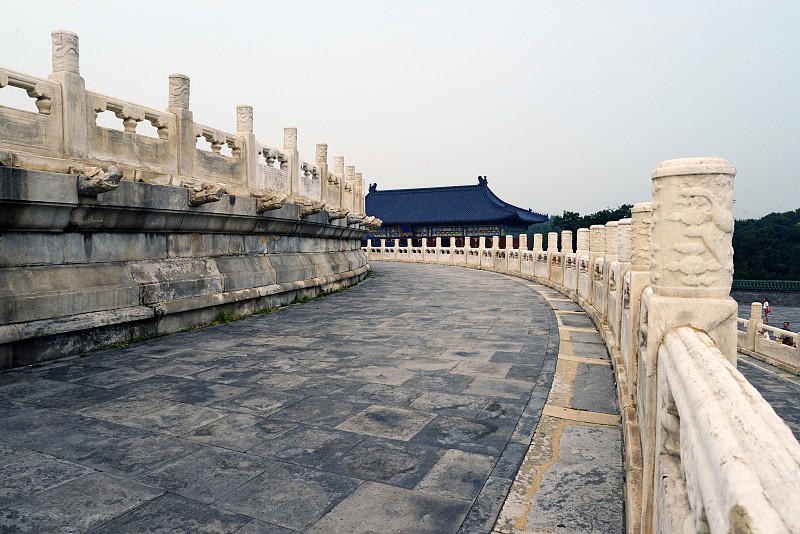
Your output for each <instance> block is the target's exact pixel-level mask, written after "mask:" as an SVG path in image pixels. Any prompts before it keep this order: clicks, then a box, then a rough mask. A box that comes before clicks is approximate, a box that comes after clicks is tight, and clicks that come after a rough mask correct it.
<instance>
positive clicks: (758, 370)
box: [737, 354, 800, 440]
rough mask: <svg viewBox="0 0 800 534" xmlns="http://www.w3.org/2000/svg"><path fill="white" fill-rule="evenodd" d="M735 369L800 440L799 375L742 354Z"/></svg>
mask: <svg viewBox="0 0 800 534" xmlns="http://www.w3.org/2000/svg"><path fill="white" fill-rule="evenodd" d="M737 369H739V371H740V372H741V373H742V374H743V375H744V377H745V378H746V379H747V381H748V382H750V383H751V384H752V385H753V387H755V388H756V389H757V390H758V392H759V393H761V396H762V397H764V399H765V400H766V401H767V402H768V403H769V404H770V406H772V409H773V410H775V413H777V414H778V415H779V416H780V418H781V419H783V421H784V423H786V424H787V425H789V428H791V429H792V433H793V434H794V437H795V438H797V439H798V440H800V402H798V399H800V377H797V376H794V375H789V376H787V375H788V373H786V372H784V371H783V370H782V369H779V368H777V367H774V366H772V365H769V364H767V363H764V362H762V361H759V360H756V359H755V358H751V357H750V356H744V355H742V354H740V355H739V361H738V365H737Z"/></svg>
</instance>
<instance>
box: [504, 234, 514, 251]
mask: <svg viewBox="0 0 800 534" xmlns="http://www.w3.org/2000/svg"><path fill="white" fill-rule="evenodd" d="M513 248H514V236H513V235H507V236H506V251H508V250H512V249H513Z"/></svg>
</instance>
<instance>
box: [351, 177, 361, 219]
mask: <svg viewBox="0 0 800 534" xmlns="http://www.w3.org/2000/svg"><path fill="white" fill-rule="evenodd" d="M354 176H355V183H354V184H353V211H355V212H356V213H360V214H363V213H364V174H363V173H360V172H357V173H355V175H354Z"/></svg>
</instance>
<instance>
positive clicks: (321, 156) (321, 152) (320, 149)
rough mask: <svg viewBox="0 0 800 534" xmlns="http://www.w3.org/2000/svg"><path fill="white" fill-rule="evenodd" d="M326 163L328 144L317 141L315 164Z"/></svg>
mask: <svg viewBox="0 0 800 534" xmlns="http://www.w3.org/2000/svg"><path fill="white" fill-rule="evenodd" d="M327 163H328V145H327V144H326V143H317V165H327Z"/></svg>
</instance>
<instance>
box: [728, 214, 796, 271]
mask: <svg viewBox="0 0 800 534" xmlns="http://www.w3.org/2000/svg"><path fill="white" fill-rule="evenodd" d="M733 277H734V278H736V279H737V280H800V209H796V210H794V211H787V212H784V213H770V214H769V215H765V216H763V217H761V218H760V219H743V220H740V221H736V224H735V227H734V230H733Z"/></svg>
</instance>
